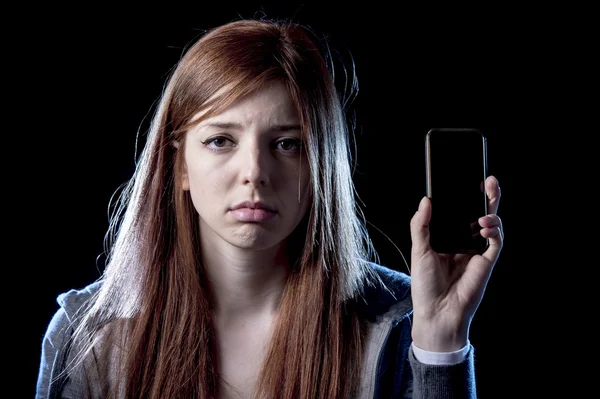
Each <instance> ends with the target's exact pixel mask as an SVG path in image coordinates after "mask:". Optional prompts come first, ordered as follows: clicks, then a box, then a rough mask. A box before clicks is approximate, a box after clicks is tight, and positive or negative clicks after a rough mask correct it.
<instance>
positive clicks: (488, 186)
mask: <svg viewBox="0 0 600 399" xmlns="http://www.w3.org/2000/svg"><path fill="white" fill-rule="evenodd" d="M485 191H486V194H487V198H488V215H489V214H495V213H498V205H499V204H500V196H501V194H500V183H498V179H496V177H495V176H488V178H487V179H485Z"/></svg>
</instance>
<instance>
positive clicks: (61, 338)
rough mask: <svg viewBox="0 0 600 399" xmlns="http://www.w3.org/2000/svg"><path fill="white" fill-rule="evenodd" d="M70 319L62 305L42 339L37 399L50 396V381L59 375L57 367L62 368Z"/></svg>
mask: <svg viewBox="0 0 600 399" xmlns="http://www.w3.org/2000/svg"><path fill="white" fill-rule="evenodd" d="M69 324H70V322H69V319H68V317H67V314H66V312H65V310H64V309H63V308H62V307H61V308H59V310H58V311H57V312H56V313H55V314H54V316H52V319H51V320H50V323H49V324H48V328H47V329H46V333H45V334H44V338H43V340H42V352H41V353H42V354H41V360H40V367H39V372H38V379H37V386H36V395H35V398H36V399H42V398H44V399H45V398H50V396H49V395H50V382H51V381H52V379H53V378H56V377H57V375H56V374H57V373H56V369H57V368H58V369H60V368H61V363H62V359H61V357H62V356H64V352H65V351H64V350H63V349H64V345H65V344H66V342H67V341H68V338H67V337H68V335H69V334H68V333H69V329H70V327H69Z"/></svg>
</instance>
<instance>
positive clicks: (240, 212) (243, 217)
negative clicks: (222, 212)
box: [229, 208, 277, 223]
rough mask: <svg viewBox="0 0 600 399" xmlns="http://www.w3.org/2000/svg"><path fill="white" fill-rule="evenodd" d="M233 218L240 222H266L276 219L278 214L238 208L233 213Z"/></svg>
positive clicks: (263, 210) (257, 209)
mask: <svg viewBox="0 0 600 399" xmlns="http://www.w3.org/2000/svg"><path fill="white" fill-rule="evenodd" d="M229 212H231V216H233V218H234V219H236V220H239V221H240V222H255V223H256V222H264V221H267V220H269V219H272V218H274V217H275V216H276V215H277V213H276V212H272V211H269V210H267V209H263V208H237V209H233V210H231V211H229Z"/></svg>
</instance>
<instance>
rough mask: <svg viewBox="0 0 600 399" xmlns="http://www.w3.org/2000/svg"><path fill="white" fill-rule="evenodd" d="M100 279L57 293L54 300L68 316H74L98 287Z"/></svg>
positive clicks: (100, 283)
mask: <svg viewBox="0 0 600 399" xmlns="http://www.w3.org/2000/svg"><path fill="white" fill-rule="evenodd" d="M101 285H102V282H101V281H96V282H94V283H91V284H89V285H87V286H85V287H83V288H77V289H75V288H73V289H70V290H69V291H66V292H63V293H62V294H60V295H58V297H57V298H56V302H58V304H59V305H60V307H61V309H63V310H64V312H65V313H66V315H67V317H68V318H72V317H74V315H75V314H76V313H77V312H78V311H79V309H80V308H81V307H82V306H83V305H84V304H85V303H86V302H87V301H88V300H89V299H90V298H91V297H92V296H93V295H94V294H95V293H96V292H97V291H98V290H99V289H100V286H101Z"/></svg>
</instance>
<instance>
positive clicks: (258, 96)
mask: <svg viewBox="0 0 600 399" xmlns="http://www.w3.org/2000/svg"><path fill="white" fill-rule="evenodd" d="M301 144H302V134H301V128H300V120H299V118H298V114H297V112H296V109H295V107H294V104H293V101H292V98H291V96H290V95H289V93H288V92H287V90H286V88H285V86H284V85H283V84H282V83H281V82H273V83H271V84H269V85H268V86H266V87H265V88H264V89H262V90H261V91H258V92H256V93H254V94H252V95H250V96H248V97H245V98H243V99H241V100H240V101H239V102H237V103H235V104H233V105H232V106H231V107H229V108H227V109H226V110H225V111H224V112H222V113H220V114H218V115H216V116H213V117H211V118H209V119H206V120H204V121H202V122H201V123H200V124H199V125H198V126H196V127H195V128H193V129H191V130H190V131H189V132H188V133H187V137H186V144H185V155H184V157H185V167H184V173H183V176H182V177H183V182H182V183H183V188H184V189H185V190H189V191H190V194H191V198H192V202H193V203H194V207H195V208H196V211H197V212H198V214H199V217H200V235H201V237H202V243H203V245H210V246H211V247H213V246H214V245H217V246H218V247H219V248H221V247H222V246H223V244H225V245H232V246H234V247H238V248H244V249H253V250H262V249H267V248H272V247H273V246H276V245H278V244H279V243H281V242H282V241H283V240H284V239H285V238H286V237H287V236H288V235H289V234H290V233H291V232H292V231H293V230H294V228H295V227H296V226H297V225H298V224H299V223H300V221H301V220H302V218H303V217H304V215H305V213H306V211H307V209H308V206H309V202H310V193H309V190H310V188H309V182H310V175H309V173H310V172H309V167H308V159H307V157H306V154H305V152H304V151H303V150H302V146H301Z"/></svg>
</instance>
